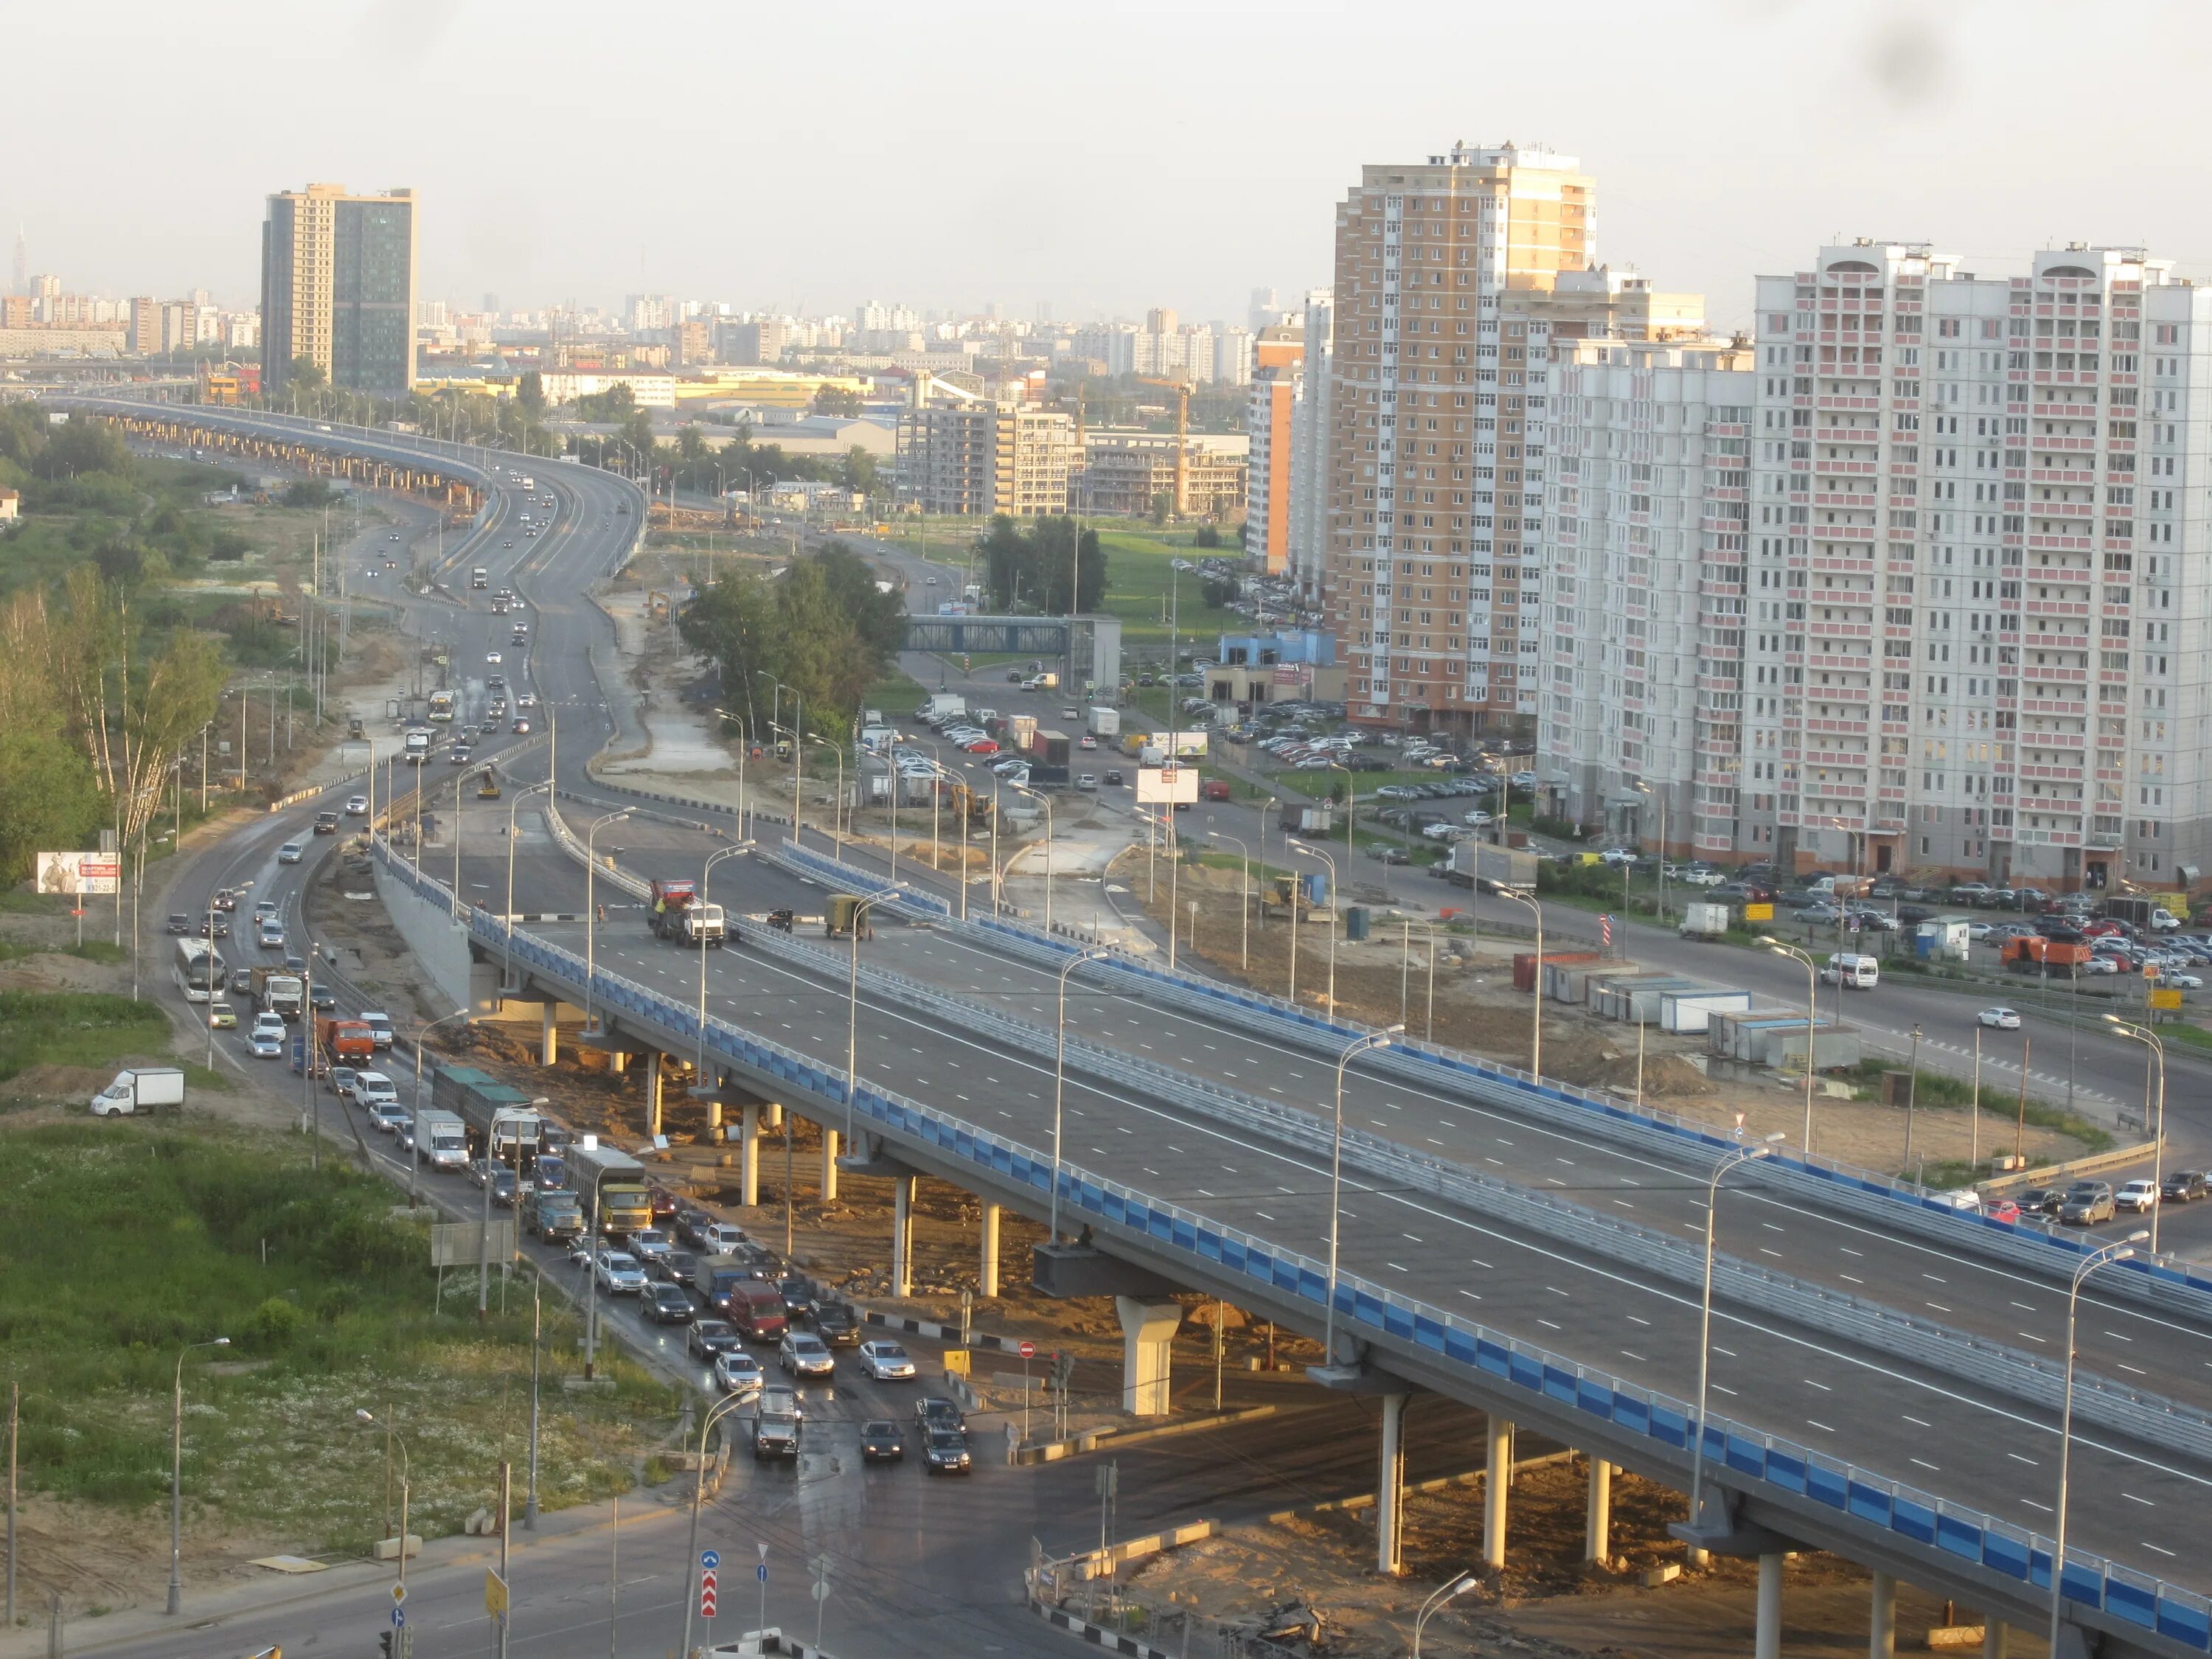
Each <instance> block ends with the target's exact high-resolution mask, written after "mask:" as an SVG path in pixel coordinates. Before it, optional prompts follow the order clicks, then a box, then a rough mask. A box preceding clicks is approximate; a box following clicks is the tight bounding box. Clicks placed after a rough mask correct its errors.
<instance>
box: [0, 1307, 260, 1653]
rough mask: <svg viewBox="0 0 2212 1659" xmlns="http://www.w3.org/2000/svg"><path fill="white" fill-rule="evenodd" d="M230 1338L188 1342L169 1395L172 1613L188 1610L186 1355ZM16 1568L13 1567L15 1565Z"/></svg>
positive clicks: (224, 1345)
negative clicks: (185, 1573)
mask: <svg viewBox="0 0 2212 1659" xmlns="http://www.w3.org/2000/svg"><path fill="white" fill-rule="evenodd" d="M228 1346H230V1339H229V1338H228V1337H227V1336H216V1337H210V1338H209V1339H208V1340H206V1341H204V1342H187V1343H186V1344H185V1346H183V1347H182V1348H181V1349H179V1351H178V1353H177V1379H176V1385H175V1388H174V1389H173V1392H172V1393H171V1395H170V1396H169V1611H170V1612H171V1613H182V1612H183V1611H184V1610H185V1581H184V1578H183V1576H182V1571H181V1570H182V1566H183V1562H184V1541H185V1355H186V1354H188V1353H191V1352H194V1351H195V1350H197V1349H200V1348H227V1347H228ZM11 1565H12V1564H11Z"/></svg>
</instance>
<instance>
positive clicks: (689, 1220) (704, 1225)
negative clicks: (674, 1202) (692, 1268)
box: [675, 1204, 715, 1249]
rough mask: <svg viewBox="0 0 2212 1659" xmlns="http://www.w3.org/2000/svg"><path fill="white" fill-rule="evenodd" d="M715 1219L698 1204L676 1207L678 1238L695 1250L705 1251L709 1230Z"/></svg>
mask: <svg viewBox="0 0 2212 1659" xmlns="http://www.w3.org/2000/svg"><path fill="white" fill-rule="evenodd" d="M714 1219H715V1218H714V1216H712V1215H710V1214H708V1212H706V1211H704V1210H702V1209H701V1208H700V1207H699V1206H697V1205H696V1204H679V1205H678V1206H676V1218H675V1220H676V1236H677V1237H678V1238H680V1239H682V1240H683V1241H684V1243H686V1244H689V1245H690V1246H691V1247H692V1248H693V1249H705V1248H706V1244H707V1229H708V1228H709V1227H711V1226H713V1225H714Z"/></svg>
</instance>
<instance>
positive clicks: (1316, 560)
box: [1289, 288, 1336, 604]
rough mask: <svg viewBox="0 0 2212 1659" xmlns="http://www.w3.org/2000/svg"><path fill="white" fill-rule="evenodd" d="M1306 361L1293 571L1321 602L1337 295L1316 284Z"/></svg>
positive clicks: (1294, 412)
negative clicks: (1330, 399) (1335, 296)
mask: <svg viewBox="0 0 2212 1659" xmlns="http://www.w3.org/2000/svg"><path fill="white" fill-rule="evenodd" d="M1301 344H1302V347H1303V349H1304V362H1302V363H1300V365H1299V366H1298V379H1297V389H1296V391H1295V392H1293V393H1292V394H1291V453H1290V466H1289V471H1290V491H1291V528H1290V574H1291V576H1292V577H1293V578H1295V579H1296V580H1297V584H1298V592H1299V594H1300V595H1301V597H1303V598H1304V599H1305V600H1306V601H1307V602H1308V603H1310V604H1318V603H1319V602H1320V600H1321V597H1322V589H1323V587H1324V586H1325V585H1326V583H1327V580H1328V504H1329V488H1328V443H1329V410H1330V402H1329V392H1330V385H1331V374H1332V369H1331V363H1332V360H1333V359H1334V356H1335V352H1336V301H1335V299H1334V296H1333V295H1331V294H1330V292H1329V290H1328V289H1325V288H1317V289H1313V290H1311V291H1310V293H1308V294H1307V295H1306V302H1305V329H1304V333H1303V335H1302V337H1301Z"/></svg>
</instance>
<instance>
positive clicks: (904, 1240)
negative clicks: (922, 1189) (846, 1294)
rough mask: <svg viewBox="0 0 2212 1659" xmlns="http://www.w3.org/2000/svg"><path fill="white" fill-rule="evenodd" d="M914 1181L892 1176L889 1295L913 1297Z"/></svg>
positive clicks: (906, 1177) (910, 1177) (908, 1177)
mask: <svg viewBox="0 0 2212 1659" xmlns="http://www.w3.org/2000/svg"><path fill="white" fill-rule="evenodd" d="M914 1181H915V1178H914V1177H913V1176H892V1177H891V1294H892V1295H893V1296H912V1295H913V1294H914Z"/></svg>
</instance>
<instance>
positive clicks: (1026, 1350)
mask: <svg viewBox="0 0 2212 1659" xmlns="http://www.w3.org/2000/svg"><path fill="white" fill-rule="evenodd" d="M1022 1358H1024V1359H1034V1358H1036V1343H1034V1342H1024V1343H1023V1344H1022Z"/></svg>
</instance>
